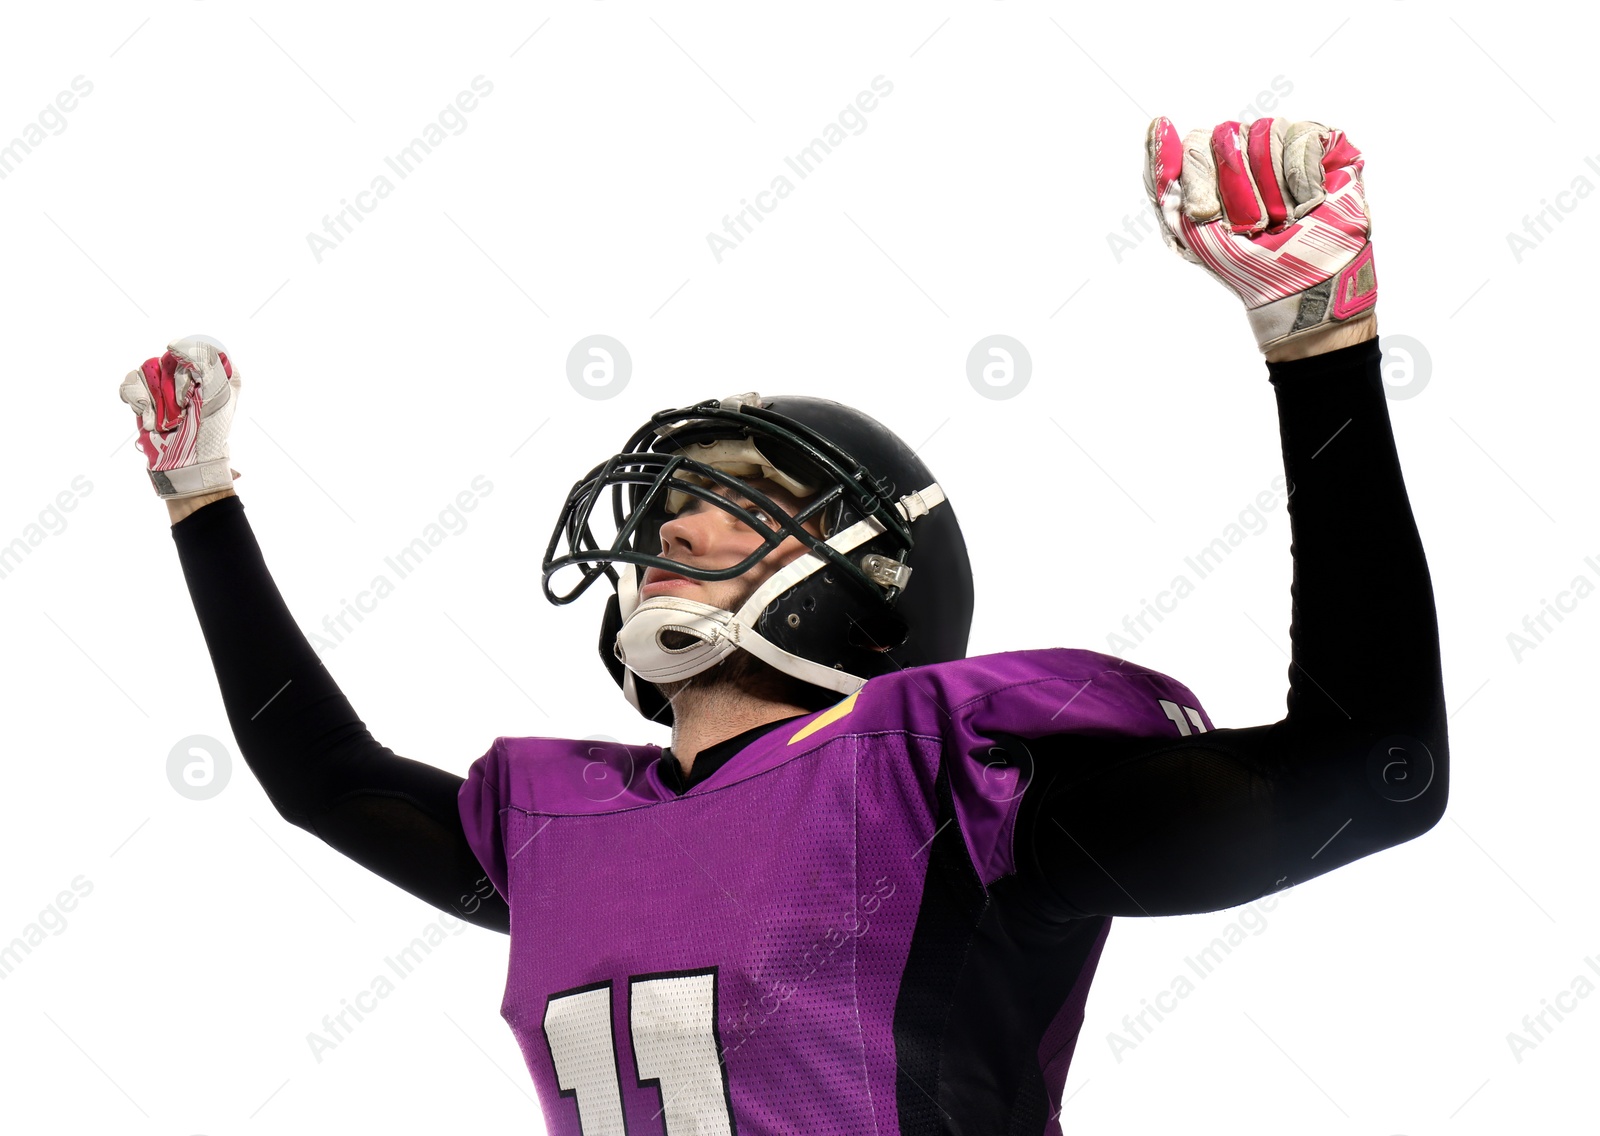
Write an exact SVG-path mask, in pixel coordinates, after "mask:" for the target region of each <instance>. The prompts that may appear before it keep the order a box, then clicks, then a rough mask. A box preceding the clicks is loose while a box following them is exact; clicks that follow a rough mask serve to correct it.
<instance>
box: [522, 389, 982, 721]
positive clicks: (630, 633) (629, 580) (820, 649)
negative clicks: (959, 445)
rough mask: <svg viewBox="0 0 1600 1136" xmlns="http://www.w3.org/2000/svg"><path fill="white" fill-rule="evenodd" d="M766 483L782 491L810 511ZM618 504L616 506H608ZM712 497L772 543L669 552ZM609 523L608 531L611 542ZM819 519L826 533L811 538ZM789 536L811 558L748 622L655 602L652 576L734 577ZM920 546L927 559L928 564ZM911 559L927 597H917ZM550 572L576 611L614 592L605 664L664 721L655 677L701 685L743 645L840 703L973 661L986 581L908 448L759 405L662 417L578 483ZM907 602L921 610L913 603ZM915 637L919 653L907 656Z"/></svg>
mask: <svg viewBox="0 0 1600 1136" xmlns="http://www.w3.org/2000/svg"><path fill="white" fill-rule="evenodd" d="M753 482H754V483H762V482H765V483H768V484H770V485H776V486H777V487H779V488H781V489H782V490H783V491H784V492H785V493H786V494H788V496H789V498H790V499H792V500H794V501H795V502H796V503H797V505H798V509H797V511H796V512H794V513H792V514H791V513H790V512H789V511H788V510H787V509H785V508H784V506H783V505H782V504H781V503H780V502H779V501H777V500H774V499H773V498H772V497H771V496H769V495H768V494H767V493H764V492H762V491H761V489H760V488H759V484H752V483H753ZM913 482H915V484H912V483H913ZM607 496H609V497H610V509H609V510H605V509H603V507H602V506H601V501H602V498H604V497H607ZM696 499H698V500H699V501H701V502H704V503H706V504H709V505H710V506H711V507H714V508H718V509H722V510H723V511H724V512H726V513H728V514H730V515H731V516H733V517H734V518H735V519H736V520H738V521H739V522H741V523H742V524H743V525H745V526H746V527H748V528H749V529H750V530H751V532H752V533H754V534H755V535H756V536H757V537H758V538H759V541H760V543H759V544H758V546H757V547H756V548H755V549H753V550H752V551H751V552H750V553H749V554H748V555H746V556H745V557H744V558H743V559H742V560H741V561H739V563H737V564H733V565H730V566H729V567H726V568H720V569H709V568H700V567H695V566H692V565H688V564H685V563H682V562H678V561H672V560H668V559H666V558H665V557H663V556H661V555H660V550H661V535H660V534H661V528H662V526H663V525H664V524H666V523H667V522H668V521H669V520H670V519H671V518H672V517H673V516H675V515H677V514H678V513H680V512H681V511H682V510H683V509H684V508H685V507H689V506H690V505H691V504H692V503H693V501H695V500H696ZM740 501H745V502H748V503H749V505H750V507H749V508H746V507H745V506H744V505H742V504H740V503H739V502H740ZM698 507H703V506H698ZM757 510H759V511H760V512H762V513H765V514H767V516H768V517H769V518H770V519H771V520H772V522H773V525H774V526H775V527H768V526H767V525H766V524H764V523H763V521H762V519H761V518H760V517H759V516H758V515H757ZM606 513H609V520H610V525H609V526H604V527H603V537H600V538H597V536H596V532H595V529H596V527H597V526H598V525H599V522H600V521H601V520H602V519H604V518H605V515H606ZM597 514H598V515H597ZM813 520H815V521H818V522H819V527H820V531H821V534H822V535H821V536H818V535H817V534H816V533H813V532H812V531H810V530H809V529H807V528H806V527H805V526H806V525H807V524H808V523H810V522H812V521H813ZM913 528H915V533H916V535H915V536H913ZM790 537H793V538H795V539H796V540H797V541H798V542H799V543H800V544H801V545H802V546H803V551H802V552H801V553H800V554H799V555H798V556H796V557H795V558H793V559H792V560H790V561H789V562H788V563H787V564H785V565H784V566H782V567H780V568H779V569H777V570H776V571H775V572H774V573H773V574H771V576H770V577H769V578H768V579H767V580H766V581H765V582H764V583H763V584H762V585H760V586H758V587H757V589H756V590H755V592H754V593H753V594H752V595H750V597H749V599H748V600H747V601H746V603H745V605H744V606H743V607H742V608H741V610H740V611H739V612H738V613H731V612H728V611H726V610H724V609H720V608H714V607H712V606H710V605H708V604H702V603H697V602H696V601H694V600H690V599H687V598H685V597H679V596H668V595H666V594H660V595H656V596H654V597H651V598H649V599H645V600H643V601H641V600H640V599H639V596H638V586H639V581H640V579H641V578H642V576H643V573H644V570H645V569H646V568H651V567H654V568H659V569H661V570H662V571H664V572H670V573H673V574H675V575H678V576H683V577H686V578H688V579H693V580H698V581H702V582H706V583H711V582H716V581H721V580H729V579H734V578H736V577H739V576H741V575H743V574H744V573H745V572H747V571H749V570H750V569H751V568H752V567H754V566H755V565H756V564H758V563H760V562H761V561H762V560H763V559H764V558H765V557H766V556H767V555H769V554H770V553H771V552H772V551H773V550H774V549H775V548H777V547H778V546H779V545H780V544H782V543H784V542H785V540H787V539H788V538H790ZM930 537H931V538H933V539H932V540H930V539H929V538H930ZM563 539H564V540H565V546H564V549H563V551H562V554H561V555H557V549H558V546H561V545H562V542H563ZM919 546H922V547H924V548H927V549H928V550H929V551H925V552H923V553H921V554H918V553H916V551H915V550H916V549H917V548H918V547H919ZM913 560H914V561H915V563H916V566H917V571H918V572H919V573H921V575H919V577H918V584H919V585H920V586H919V588H910V585H909V579H910V576H911V565H910V562H911V561H913ZM542 567H543V579H542V586H543V590H544V593H545V597H546V598H547V599H548V600H550V602H552V603H554V604H567V603H571V602H572V601H573V600H575V599H577V597H578V596H580V595H582V594H583V593H584V592H585V591H586V590H587V589H588V588H589V587H590V586H591V585H592V584H593V583H594V582H595V580H597V579H599V578H600V577H602V576H604V577H606V578H608V579H609V580H610V581H611V583H612V585H613V588H614V589H615V594H614V595H612V596H611V597H610V598H609V599H608V600H607V604H606V613H605V617H604V618H603V620H602V628H601V636H600V643H599V649H600V655H601V659H602V661H603V662H604V663H605V664H606V666H607V669H608V670H609V671H610V672H611V674H612V677H613V678H614V679H615V680H616V681H617V682H618V684H619V685H621V686H622V688H623V691H624V693H625V694H626V695H627V697H628V700H629V702H630V703H632V704H633V705H634V707H635V708H636V709H637V710H639V712H640V713H641V714H643V715H644V716H645V717H647V718H650V719H651V720H654V721H661V722H665V723H670V722H671V720H672V718H671V707H670V705H669V704H667V702H666V700H665V699H664V698H663V697H661V695H660V692H659V690H658V689H657V687H656V685H655V682H654V681H650V679H654V680H655V681H668V680H676V679H679V678H683V677H688V676H690V675H693V674H698V673H700V671H703V670H705V669H707V668H708V667H710V666H712V665H715V663H717V662H719V661H720V659H721V657H722V656H723V655H725V654H727V652H728V651H730V650H736V649H744V650H747V651H749V652H750V653H752V654H755V655H757V656H758V657H761V658H763V659H764V660H765V661H766V662H768V663H770V664H771V665H772V666H774V667H775V668H776V669H778V670H780V671H783V672H785V673H788V674H790V675H791V676H793V677H795V678H798V679H800V680H801V681H802V682H804V683H806V684H809V685H812V686H816V687H818V688H820V689H821V690H823V691H829V692H833V694H834V695H835V696H842V695H843V694H846V693H849V692H851V691H853V690H855V689H858V688H859V686H860V685H861V684H862V683H863V682H865V681H866V679H867V678H869V677H871V676H872V675H874V674H881V673H887V672H888V671H889V670H891V669H893V668H895V667H907V666H916V665H923V664H925V663H931V662H938V661H943V660H944V659H946V658H961V657H963V656H964V654H965V649H966V637H967V629H968V627H969V625H970V621H971V612H972V587H971V569H970V565H969V564H968V561H967V556H966V547H965V544H964V543H963V542H962V540H961V535H960V528H959V525H957V524H956V522H955V518H954V516H953V514H952V513H951V512H950V507H949V504H948V502H945V501H944V500H943V492H942V490H941V489H940V488H939V487H938V485H937V483H936V482H935V481H934V479H933V477H932V475H931V474H930V473H929V472H928V471H927V469H926V467H925V466H924V465H923V464H922V462H921V461H920V459H918V458H917V457H916V456H915V455H914V454H913V453H912V452H911V451H910V450H909V449H908V448H907V447H906V446H905V444H904V443H903V442H902V441H901V440H900V439H899V438H897V437H895V436H894V435H893V434H892V433H890V432H889V431H888V430H887V429H885V428H884V427H883V426H881V425H880V424H878V423H877V422H875V421H874V420H873V419H871V418H869V417H867V416H866V415H864V414H861V413H860V412H858V411H855V410H852V409H851V408H849V407H845V406H842V405H840V404H838V403H834V402H829V401H827V400H824V399H813V398H802V397H790V396H783V397H776V398H771V399H766V400H763V399H761V397H760V396H759V395H756V394H755V393H754V392H751V393H749V394H745V395H739V396H735V397H733V398H729V399H724V400H721V401H720V402H718V401H716V400H709V401H706V402H702V403H698V404H696V405H693V406H690V407H684V408H680V409H675V410H664V411H660V412H658V413H656V414H654V415H652V416H651V418H650V420H649V422H647V423H646V424H645V425H644V426H643V427H641V428H640V429H639V430H638V431H636V432H635V433H634V434H633V436H632V437H631V438H630V439H629V440H628V442H627V444H626V445H625V446H624V447H623V449H622V450H621V451H620V452H618V453H617V454H615V455H613V456H612V457H610V458H608V459H607V460H606V461H604V462H602V463H601V464H599V465H597V466H596V467H595V468H594V469H593V470H591V471H590V472H589V473H588V474H587V475H586V476H585V477H584V478H582V479H581V480H579V481H578V482H577V483H576V484H575V485H574V486H573V488H572V490H571V492H570V493H569V495H568V497H567V501H566V503H565V505H564V506H563V509H562V512H561V515H560V517H559V518H558V520H557V523H556V526H555V529H554V531H553V532H552V534H551V538H550V543H549V546H548V547H547V549H546V551H545V556H544V560H543V565H542ZM570 568H576V569H578V571H579V573H580V578H579V580H578V582H577V584H576V585H575V586H574V587H572V588H571V589H570V590H568V591H566V592H563V593H558V592H557V591H555V590H554V589H553V588H552V586H551V584H552V577H553V576H555V575H556V574H558V573H561V572H563V571H564V570H566V569H570ZM568 575H569V576H570V573H568ZM924 580H927V581H928V582H927V583H923V581H924ZM908 589H909V593H908V594H915V595H916V597H917V599H916V601H909V602H908V599H907V596H906V595H903V594H902V593H907V591H908ZM935 593H942V594H935ZM908 616H909V617H910V618H908ZM669 625H670V629H671V630H673V631H677V632H680V633H687V635H685V634H680V636H679V638H680V639H681V638H685V637H689V636H695V637H699V638H700V639H701V640H702V642H700V643H695V644H693V645H692V646H691V647H690V648H687V649H685V648H667V647H665V646H664V645H663V644H662V642H661V639H660V632H661V631H662V630H665V629H667V628H668V626H669ZM935 625H937V626H935ZM918 631H921V634H920V635H918V634H917V632H918ZM908 637H909V638H910V639H912V640H916V642H913V643H910V644H908V642H907V641H908ZM625 646H626V647H627V650H626V651H624V647H625ZM908 647H909V649H907V648H908ZM624 654H625V655H627V657H628V662H627V663H626V664H624V662H623V661H622V658H621V657H619V656H621V655H624ZM645 673H648V674H649V675H650V679H647V678H645V677H644V674H645Z"/></svg>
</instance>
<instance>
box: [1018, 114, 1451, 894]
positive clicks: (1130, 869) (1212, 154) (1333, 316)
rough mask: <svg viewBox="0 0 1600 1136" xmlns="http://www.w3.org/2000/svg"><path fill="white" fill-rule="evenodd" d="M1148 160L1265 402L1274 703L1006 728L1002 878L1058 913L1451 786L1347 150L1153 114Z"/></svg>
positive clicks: (1354, 848) (1190, 875)
mask: <svg viewBox="0 0 1600 1136" xmlns="http://www.w3.org/2000/svg"><path fill="white" fill-rule="evenodd" d="M1148 153H1149V158H1150V167H1149V173H1148V175H1147V185H1148V186H1149V188H1150V191H1151V195H1152V198H1153V199H1154V201H1155V202H1156V204H1157V207H1158V208H1159V209H1160V210H1161V212H1162V215H1163V219H1164V222H1165V225H1166V227H1167V236H1168V238H1169V244H1172V245H1173V247H1174V248H1176V249H1177V250H1178V251H1179V252H1181V253H1182V254H1183V255H1184V256H1185V258H1186V259H1190V260H1193V261H1196V262H1197V263H1201V264H1203V265H1205V266H1206V268H1207V269H1208V270H1210V271H1211V272H1212V273H1213V275H1215V276H1217V277H1218V278H1219V279H1221V280H1222V281H1223V282H1224V283H1225V284H1227V285H1228V286H1229V287H1230V288H1231V289H1233V290H1234V291H1235V292H1236V293H1237V294H1238V295H1240V296H1241V298H1244V299H1245V301H1246V304H1247V306H1248V307H1249V309H1250V319H1251V324H1252V326H1253V328H1254V329H1255V330H1256V333H1257V340H1258V345H1259V346H1260V347H1261V349H1262V351H1263V353H1264V354H1265V355H1266V358H1267V370H1268V375H1269V379H1270V381H1271V383H1272V386H1273V389H1274V392H1275V395H1276V398H1277V405H1278V416H1279V432H1280V440H1281V443H1282V449H1283V460H1284V470H1285V473H1286V475H1287V484H1288V487H1289V497H1288V504H1287V508H1288V513H1289V521H1290V539H1291V544H1290V551H1291V553H1292V555H1293V558H1294V580H1293V584H1292V587H1291V590H1290V596H1291V627H1290V639H1291V651H1292V661H1291V663H1290V667H1289V696H1288V714H1287V716H1286V717H1285V718H1284V719H1283V720H1281V721H1279V722H1275V723H1272V724H1270V725H1264V726H1256V727H1250V728H1243V729H1217V730H1212V731H1209V732H1204V733H1197V734H1194V735H1192V736H1190V737H1188V738H1182V739H1177V738H1173V739H1161V740H1155V739H1150V738H1085V737H1082V736H1077V737H1073V736H1070V735H1060V736H1055V737H1049V736H1046V737H1035V738H1030V739H1027V740H1026V741H1024V740H1022V739H1018V738H1012V739H1009V741H1010V744H1012V745H1015V746H1017V747H1026V749H1027V751H1028V753H1027V754H1026V760H1027V762H1028V764H1030V765H1031V766H1032V767H1033V771H1034V772H1033V776H1032V779H1031V783H1030V784H1029V787H1028V789H1027V791H1026V792H1025V793H1024V795H1023V801H1022V808H1021V812H1020V814H1019V819H1018V829H1017V833H1018V838H1017V847H1016V852H1017V865H1018V874H1019V875H1020V876H1022V877H1023V879H1024V881H1025V882H1028V881H1031V883H1033V884H1034V885H1036V886H1038V887H1039V888H1040V889H1041V895H1043V896H1045V897H1046V898H1047V899H1048V900H1049V901H1050V902H1049V906H1051V907H1053V908H1055V909H1056V910H1058V911H1060V912H1062V913H1063V914H1070V915H1174V914H1184V913H1191V912H1199V911H1212V910H1217V909H1220V908H1224V907H1230V906H1234V905H1236V904H1240V903H1244V902H1248V901H1249V900H1252V899H1255V898H1257V897H1259V896H1261V895H1264V894H1267V893H1269V892H1271V891H1275V890H1278V889H1279V888H1282V887H1286V886H1290V885H1292V884H1295V883H1299V882H1301V881H1304V880H1307V879H1310V878H1312V877H1314V876H1318V875H1321V874H1323V873H1325V872H1328V871H1330V870H1332V869H1333V868H1337V867H1339V866H1340V865H1343V864H1348V863H1350V862H1351V861H1353V860H1356V859H1359V858H1360V857H1363V856H1367V855H1370V854H1371V853H1373V852H1376V851H1379V850H1381V849H1384V848H1388V847H1391V846H1393V845H1395V844H1399V843H1402V842H1404V841H1406V840H1410V839H1412V838H1413V837H1416V836H1418V835H1420V834H1422V833H1424V832H1426V831H1427V830H1428V829H1430V828H1431V827H1433V825H1435V824H1436V823H1437V822H1438V820H1439V819H1440V817H1441V816H1442V815H1443V812H1444V807H1445V802H1446V797H1447V794H1448V776H1447V773H1448V744H1447V737H1446V713H1445V705H1444V689H1443V679H1442V674H1441V667H1440V653H1439V633H1438V623H1437V618H1436V615H1435V611H1434V601H1433V590H1432V584H1431V580H1430V577H1429V573H1428V567H1427V561H1426V559H1425V557H1424V555H1423V549H1422V542H1421V539H1420V537H1419V535H1418V532H1417V526H1416V523H1415V520H1414V519H1413V517H1412V513H1411V507H1410V503H1409V501H1408V499H1407V496H1406V490H1405V483H1404V480H1403V479H1402V477H1401V472H1400V463H1399V457H1398V455H1397V453H1396V450H1395V443H1394V436H1393V433H1392V431H1391V429H1390V423H1389V416H1388V406H1387V398H1386V396H1385V393H1384V387H1383V380H1382V372H1381V365H1380V360H1381V354H1380V351H1379V347H1378V341H1377V339H1376V338H1375V334H1376V313H1375V303H1376V277H1375V274H1374V272H1373V268H1372V247H1371V242H1370V222H1369V221H1368V219H1367V213H1366V206H1365V198H1364V195H1363V192H1362V187H1361V179H1360V173H1361V167H1362V160H1361V156H1360V154H1359V152H1358V151H1356V150H1355V148H1354V147H1353V146H1351V145H1350V144H1349V142H1348V140H1346V139H1345V138H1344V136H1343V133H1342V132H1341V131H1337V130H1330V129H1329V128H1327V127H1321V126H1319V124H1316V123H1295V124H1288V123H1285V122H1284V120H1281V119H1280V120H1272V121H1268V120H1261V121H1258V122H1256V123H1253V124H1248V125H1243V126H1241V124H1238V123H1225V124H1223V125H1222V126H1219V127H1217V128H1216V129H1215V130H1214V131H1209V132H1195V133H1191V134H1190V135H1189V137H1188V138H1187V139H1186V140H1185V141H1184V143H1183V144H1182V145H1181V146H1180V145H1179V144H1178V142H1177V138H1176V134H1175V132H1174V131H1173V130H1172V127H1171V124H1170V123H1169V122H1168V121H1167V120H1166V119H1158V120H1156V122H1155V123H1153V124H1152V126H1151V131H1150V135H1149V146H1148ZM1286 165H1287V166H1288V168H1289V171H1290V172H1289V173H1288V174H1287V175H1285V173H1284V170H1285V166H1286ZM1319 210H1320V212H1319ZM1258 242H1259V243H1258Z"/></svg>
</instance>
